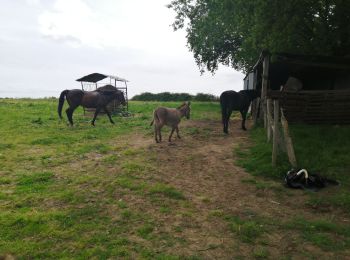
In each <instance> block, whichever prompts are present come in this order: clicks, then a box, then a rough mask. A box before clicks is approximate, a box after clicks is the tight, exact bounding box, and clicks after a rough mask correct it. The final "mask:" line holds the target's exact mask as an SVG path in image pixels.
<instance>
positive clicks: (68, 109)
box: [66, 107, 75, 126]
mask: <svg viewBox="0 0 350 260" xmlns="http://www.w3.org/2000/svg"><path fill="white" fill-rule="evenodd" d="M74 110H75V108H72V107H69V108H67V109H66V114H67V117H68V120H69V123H70V125H71V126H73V112H74Z"/></svg>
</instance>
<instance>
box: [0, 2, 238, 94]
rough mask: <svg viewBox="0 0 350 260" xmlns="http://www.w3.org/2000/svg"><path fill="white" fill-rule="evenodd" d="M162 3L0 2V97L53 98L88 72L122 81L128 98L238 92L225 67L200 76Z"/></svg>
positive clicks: (233, 74) (235, 79)
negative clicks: (163, 94) (154, 94)
mask: <svg viewBox="0 0 350 260" xmlns="http://www.w3.org/2000/svg"><path fill="white" fill-rule="evenodd" d="M169 2H170V0H150V1H145V0H100V1H96V0H2V1H1V9H0V31H1V33H0V97H50V96H55V97H57V96H58V95H59V93H60V92H61V91H62V90H64V89H72V88H80V84H79V83H78V82H76V81H75V80H76V79H77V78H80V77H82V76H84V75H87V74H90V73H93V72H100V73H103V74H110V75H116V76H119V77H122V78H126V79H128V80H129V81H130V82H129V84H128V90H129V93H130V96H133V95H135V94H139V93H141V92H146V91H147V92H153V93H159V92H163V91H170V92H187V93H191V94H196V93H199V92H204V93H211V94H214V95H219V94H220V93H221V92H222V91H224V90H228V89H233V90H240V89H242V86H243V82H242V79H243V77H244V75H243V74H242V73H240V72H237V71H234V69H232V68H227V67H221V68H220V69H219V70H218V71H217V72H216V74H215V75H214V76H212V75H211V73H208V72H206V73H205V74H204V75H202V76H201V75H200V72H199V69H198V67H197V65H196V63H195V61H194V58H193V55H192V53H190V52H189V51H188V49H187V47H186V38H185V32H184V31H177V32H174V31H173V30H172V27H171V26H170V25H171V23H172V22H173V20H174V17H175V13H174V12H173V11H172V10H170V9H168V8H166V4H168V3H169Z"/></svg>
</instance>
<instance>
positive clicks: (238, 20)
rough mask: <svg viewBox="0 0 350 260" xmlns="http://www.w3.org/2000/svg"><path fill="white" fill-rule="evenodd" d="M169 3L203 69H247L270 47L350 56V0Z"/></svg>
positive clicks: (193, 0)
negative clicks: (222, 67)
mask: <svg viewBox="0 0 350 260" xmlns="http://www.w3.org/2000/svg"><path fill="white" fill-rule="evenodd" d="M168 7H169V8H171V9H173V10H174V11H175V12H176V14H177V15H176V18H175V21H174V23H173V28H174V30H179V29H182V28H185V29H186V32H187V36H186V37H187V43H188V47H189V49H190V50H191V51H192V52H193V54H194V58H195V60H196V63H197V64H198V66H199V68H200V70H201V72H203V71H204V70H205V69H206V70H208V71H211V72H215V70H217V68H218V65H219V64H224V65H227V66H232V67H233V68H235V69H237V70H243V71H245V72H247V71H248V70H249V69H250V68H251V67H252V66H253V65H254V63H255V62H256V60H257V59H258V57H259V54H260V53H261V51H262V50H265V49H268V50H269V51H271V52H291V53H295V54H313V55H335V56H346V55H350V1H348V0H289V1H281V0H173V1H172V2H171V3H170V4H169V5H168Z"/></svg>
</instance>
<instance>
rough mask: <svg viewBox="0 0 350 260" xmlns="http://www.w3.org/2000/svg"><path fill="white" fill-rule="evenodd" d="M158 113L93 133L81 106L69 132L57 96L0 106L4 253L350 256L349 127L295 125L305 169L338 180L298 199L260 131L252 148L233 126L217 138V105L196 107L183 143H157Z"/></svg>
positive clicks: (142, 108) (145, 112)
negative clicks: (334, 185) (153, 125)
mask: <svg viewBox="0 0 350 260" xmlns="http://www.w3.org/2000/svg"><path fill="white" fill-rule="evenodd" d="M160 104H161V103H159V102H131V103H130V110H131V112H132V113H133V116H132V117H129V118H121V117H115V118H114V121H115V122H116V125H112V124H110V123H109V120H108V118H107V116H106V115H100V116H99V117H98V119H97V121H96V127H92V126H91V125H90V120H91V117H84V116H83V111H82V110H81V109H80V110H77V111H76V112H75V113H74V122H75V126H74V127H69V126H68V125H67V120H66V119H64V120H59V119H58V116H57V111H56V110H57V100H56V99H41V100H31V99H20V100H15V99H0V115H1V116H0V135H1V139H0V256H1V255H5V254H11V255H14V256H16V257H18V258H19V259H87V258H94V259H108V258H112V259H114V258H122V259H216V258H221V259H232V258H234V259H247V258H248V259H251V258H253V259H254V258H255V259H264V258H265V259H266V258H271V259H276V258H279V259H294V258H295V259H300V258H304V259H305V258H308V259H310V258H311V259H313V258H324V259H332V258H338V259H345V258H346V256H347V255H349V249H350V225H349V223H350V222H349V221H350V217H349V213H350V206H349V205H350V196H349V194H350V193H349V188H350V187H349V185H350V183H349V176H348V174H349V166H350V158H349V156H350V151H349V147H350V146H349V142H350V141H349V138H348V136H349V129H350V128H349V127H340V126H338V127H316V128H315V127H310V128H309V127H305V126H295V127H293V128H292V135H293V139H294V140H295V149H296V155H297V159H298V161H299V163H300V164H301V165H302V167H305V168H307V169H310V170H314V171H320V173H322V174H325V175H327V176H329V177H333V178H336V179H339V180H340V181H341V183H342V186H341V187H340V188H336V189H325V191H324V192H323V191H322V192H320V193H305V192H302V191H294V190H287V189H285V188H284V187H283V186H282V185H280V183H281V177H282V176H283V174H284V173H285V171H286V170H287V169H288V168H289V166H288V165H287V164H286V161H285V160H286V158H284V157H283V156H281V157H280V158H279V163H280V166H279V167H278V168H277V169H272V167H271V164H270V161H271V147H270V146H271V145H268V144H266V140H265V139H264V138H265V136H264V132H263V130H262V129H261V128H256V129H253V130H252V131H250V133H249V135H250V138H249V139H248V137H247V133H244V132H243V131H241V130H240V129H238V127H237V129H235V128H234V129H233V130H232V132H233V133H232V135H230V136H224V135H223V134H222V133H221V125H220V109H219V105H218V104H217V103H200V102H198V103H197V102H194V103H193V105H192V111H193V112H192V114H191V120H190V121H185V122H184V124H181V127H180V133H181V134H182V136H183V139H181V140H178V139H175V141H174V145H168V144H167V143H166V142H163V143H162V144H160V145H157V144H155V142H154V140H153V133H152V128H151V127H150V126H149V123H150V121H151V116H152V111H153V109H154V108H155V107H156V106H158V105H160ZM164 105H166V106H169V107H176V106H178V105H179V103H171V102H169V103H164ZM234 122H236V125H234V127H236V126H238V125H239V121H238V120H236V121H234ZM164 135H165V136H166V135H167V133H164ZM314 137H317V138H318V140H317V139H315V138H314ZM344 137H347V138H344ZM233 147H236V148H235V149H234V152H233ZM237 156H238V157H239V160H238V162H237V161H236V160H237ZM238 163H239V165H241V166H242V167H244V168H246V169H247V171H248V172H250V173H251V175H248V174H247V173H245V172H244V170H242V169H241V168H239V167H237V166H236V165H235V164H238ZM257 165H258V166H257Z"/></svg>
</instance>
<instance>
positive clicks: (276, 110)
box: [272, 100, 280, 166]
mask: <svg viewBox="0 0 350 260" xmlns="http://www.w3.org/2000/svg"><path fill="white" fill-rule="evenodd" d="M279 110H280V106H279V102H278V100H274V101H273V143H272V166H276V164H277V152H278V138H279V137H278V135H279V131H278V121H279Z"/></svg>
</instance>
